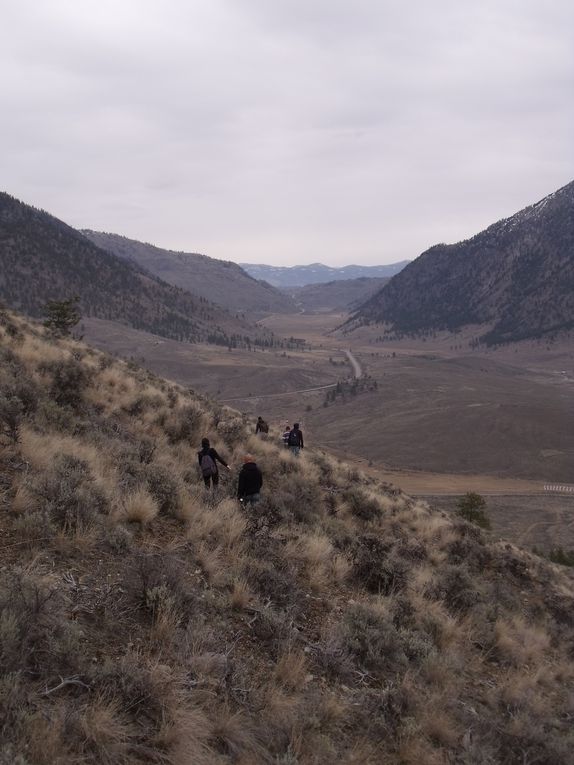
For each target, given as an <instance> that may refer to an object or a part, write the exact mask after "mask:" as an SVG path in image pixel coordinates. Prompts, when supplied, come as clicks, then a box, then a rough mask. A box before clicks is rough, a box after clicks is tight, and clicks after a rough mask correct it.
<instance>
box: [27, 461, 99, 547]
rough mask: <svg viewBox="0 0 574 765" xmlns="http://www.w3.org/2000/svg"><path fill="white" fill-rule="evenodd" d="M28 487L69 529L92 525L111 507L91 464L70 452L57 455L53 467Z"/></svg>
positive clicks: (61, 525) (60, 524)
mask: <svg viewBox="0 0 574 765" xmlns="http://www.w3.org/2000/svg"><path fill="white" fill-rule="evenodd" d="M28 488H29V491H30V492H31V493H32V494H33V495H34V497H35V498H36V501H37V503H38V505H39V506H40V507H41V508H42V512H44V513H46V514H47V515H48V517H49V518H50V520H51V522H52V523H53V524H54V525H56V526H57V527H59V528H60V529H62V530H63V531H65V532H74V531H79V530H85V529H87V528H89V527H90V526H92V525H93V524H95V523H97V522H98V521H99V520H100V518H99V516H101V515H102V514H103V513H106V512H107V511H108V509H109V502H108V498H107V496H106V495H105V494H104V492H103V491H102V490H101V489H100V488H99V486H98V485H97V484H96V482H95V481H94V478H93V476H92V473H91V471H90V467H89V465H88V463H87V462H85V461H84V460H81V459H78V458H77V457H71V456H69V455H66V454H62V455H60V456H59V457H57V458H56V459H55V460H54V464H53V466H52V468H51V469H49V470H46V471H45V472H43V473H40V474H38V475H36V476H34V477H33V478H31V479H30V481H29V484H28Z"/></svg>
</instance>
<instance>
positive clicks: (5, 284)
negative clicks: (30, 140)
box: [0, 192, 270, 345]
mask: <svg viewBox="0 0 574 765" xmlns="http://www.w3.org/2000/svg"><path fill="white" fill-rule="evenodd" d="M73 296H78V297H79V299H80V308H81V312H82V315H84V316H89V317H97V318H100V319H107V320H111V321H115V322H119V323H121V324H125V325H128V326H130V327H133V328H134V329H138V330H142V331H146V332H152V333H154V334H156V335H161V336H163V337H168V338H171V339H174V340H183V341H192V342H198V341H207V342H211V343H217V344H221V345H243V344H245V342H246V340H247V338H249V340H250V341H251V342H261V343H263V344H267V343H268V342H270V338H269V337H263V336H262V333H261V331H260V330H258V329H257V328H256V327H253V326H252V325H250V324H248V323H247V322H245V321H243V320H241V319H239V318H238V317H236V316H232V315H231V314H230V313H228V312H227V311H225V310H224V309H223V308H221V307H220V306H218V305H214V304H213V303H210V302H209V301H208V300H206V299H205V298H203V297H200V296H197V295H192V294H190V293H189V292H186V291H184V290H182V289H178V288H177V287H174V286H172V285H170V284H167V283H166V282H163V281H161V280H160V279H158V278H157V277H155V276H153V275H152V274H151V273H149V272H147V271H144V270H143V269H142V268H141V267H140V266H138V265H137V264H135V263H128V262H126V261H125V260H123V259H122V258H119V257H117V256H115V255H113V254H111V253H109V252H106V251H105V250H103V249H100V248H99V247H97V246H96V245H95V244H93V243H92V242H91V241H89V240H88V239H86V237H84V236H83V235H82V234H80V233H79V232H78V231H75V230H74V229H73V228H70V226H68V225H66V224H65V223H63V222H62V221H60V220H58V219H57V218H54V217H52V216H51V215H49V214H48V213H46V212H43V211H42V210H36V209H35V208H33V207H30V206H29V205H25V204H23V203H22V202H19V201H18V200H17V199H14V198H13V197H11V196H9V195H8V194H5V193H1V192H0V299H1V300H3V301H4V302H5V303H6V304H8V305H9V306H11V307H12V308H15V309H17V310H19V311H22V312H24V313H26V314H27V315H29V316H34V317H39V316H41V315H42V311H43V307H44V305H45V304H46V302H47V301H48V300H60V299H63V298H71V297H73Z"/></svg>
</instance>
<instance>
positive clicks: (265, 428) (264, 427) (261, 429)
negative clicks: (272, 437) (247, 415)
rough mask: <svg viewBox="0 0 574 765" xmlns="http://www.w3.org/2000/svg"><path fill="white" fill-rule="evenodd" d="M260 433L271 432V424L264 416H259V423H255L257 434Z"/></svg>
mask: <svg viewBox="0 0 574 765" xmlns="http://www.w3.org/2000/svg"><path fill="white" fill-rule="evenodd" d="M258 433H269V425H268V424H267V423H266V422H265V420H264V419H263V417H258V418H257V424H256V425H255V435H257V434H258Z"/></svg>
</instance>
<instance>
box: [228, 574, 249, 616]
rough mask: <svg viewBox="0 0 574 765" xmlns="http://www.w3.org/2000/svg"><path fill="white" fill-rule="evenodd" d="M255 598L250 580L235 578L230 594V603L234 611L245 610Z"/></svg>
mask: <svg viewBox="0 0 574 765" xmlns="http://www.w3.org/2000/svg"><path fill="white" fill-rule="evenodd" d="M252 599H253V593H252V592H251V589H250V587H249V584H248V582H247V581H246V580H245V579H243V578H240V579H235V580H234V582H233V590H232V591H231V595H230V596H229V605H230V606H231V608H232V609H233V610H234V611H244V610H245V609H246V608H247V607H248V606H249V604H250V603H251V601H252Z"/></svg>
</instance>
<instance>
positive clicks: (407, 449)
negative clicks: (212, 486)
mask: <svg viewBox="0 0 574 765" xmlns="http://www.w3.org/2000/svg"><path fill="white" fill-rule="evenodd" d="M345 319H346V316H345V315H344V314H325V313H322V314H316V315H314V314H305V313H301V314H293V315H272V316H269V317H267V318H266V319H264V320H262V321H261V323H262V324H264V325H265V326H266V327H267V328H268V329H270V330H272V331H273V332H274V333H275V334H276V336H278V337H284V338H293V337H295V338H303V339H304V340H305V341H306V346H305V350H298V351H292V350H288V351H283V350H280V349H279V350H277V349H275V350H265V351H263V350H257V351H248V350H238V349H234V350H233V351H231V352H230V351H228V350H227V349H226V348H221V347H217V346H207V345H189V344H183V343H177V342H175V341H169V340H164V339H161V338H157V337H155V336H153V335H147V334H145V333H140V332H136V331H134V330H131V329H129V328H126V327H120V326H119V325H117V324H111V323H109V322H104V321H101V320H89V321H88V322H87V323H86V337H87V339H89V341H90V342H92V343H94V344H96V345H98V346H99V347H102V348H104V349H105V350H108V351H111V352H113V353H117V354H119V355H121V356H124V357H130V356H131V357H133V358H134V359H135V360H136V361H137V362H138V363H143V364H144V365H145V366H147V367H148V368H150V369H151V370H152V371H154V372H156V373H158V374H161V375H162V376H165V377H168V378H170V379H172V380H175V381H176V382H179V383H180V384H183V385H185V386H188V387H191V388H193V389H195V390H196V391H198V392H201V393H205V394H208V395H210V396H211V397H213V398H216V399H218V400H219V401H221V402H222V403H227V404H228V405H229V406H231V407H233V408H235V409H238V410H240V411H242V412H243V413H245V414H247V415H249V416H253V415H262V416H263V417H264V418H265V419H266V420H267V421H268V422H269V423H270V425H271V433H272V434H273V433H274V434H275V435H276V436H277V438H279V437H280V434H281V432H282V430H283V426H284V423H285V422H286V421H289V423H292V422H294V421H299V422H300V423H301V426H302V429H303V430H304V432H305V436H306V438H307V440H308V442H309V443H312V444H314V445H320V446H321V447H323V448H325V449H326V450H328V451H330V452H332V453H334V454H337V455H338V456H341V457H343V458H344V459H346V460H350V461H354V462H355V463H356V464H358V465H360V466H361V468H362V469H367V470H369V471H371V472H372V473H373V474H376V475H378V476H380V477H383V478H384V479H385V480H387V481H391V482H392V483H394V484H395V485H397V486H400V487H401V488H402V489H403V490H405V491H407V492H408V493H410V494H413V495H420V496H432V497H439V496H442V495H460V494H463V493H465V492H466V491H471V490H472V491H477V492H479V493H481V494H484V495H491V496H494V495H497V496H499V497H505V498H506V497H507V496H508V495H515V496H516V497H524V496H528V497H530V498H533V499H532V502H530V503H524V502H523V504H525V505H526V504H528V506H529V508H530V507H531V508H533V509H532V513H534V515H536V513H542V515H543V516H544V517H546V516H545V515H544V513H545V510H544V507H545V505H544V503H545V502H546V500H547V499H549V501H550V502H551V503H555V504H556V503H557V504H558V505H560V506H561V507H563V508H564V512H565V513H568V512H569V508H570V506H571V505H570V504H569V503H570V501H571V498H569V497H567V496H564V497H561V496H558V497H551V498H549V497H548V496H547V494H545V490H544V486H545V484H548V483H569V482H570V483H574V473H573V471H572V465H573V464H574V414H573V413H574V347H573V346H572V345H571V344H568V343H564V344H562V345H559V344H555V345H553V346H548V347H547V346H546V345H545V344H543V343H530V344H528V343H522V344H520V345H517V346H509V347H506V348H502V349H499V350H496V351H486V352H484V351H483V352H473V351H471V350H470V349H469V347H468V342H469V340H470V339H471V338H472V333H471V332H469V334H468V336H466V335H464V336H463V335H462V333H461V335H460V336H456V337H455V338H454V339H453V337H452V336H446V335H445V336H441V337H437V338H434V339H433V340H432V341H431V340H428V341H426V342H425V341H423V340H417V341H413V340H411V341H408V342H407V341H401V342H393V343H389V342H385V343H381V342H380V333H379V330H378V329H373V328H368V327H367V328H362V329H361V330H359V331H358V332H354V333H352V334H347V335H346V334H344V333H343V332H342V331H341V330H340V329H338V327H340V325H342V324H343V323H344V321H345ZM361 374H363V375H364V376H363V377H362V378H361V377H360V375H361ZM357 376H359V379H356V378H357ZM536 497H539V498H540V500H536V501H535V499H534V498H536ZM517 501H521V500H519V499H517ZM505 502H506V499H505ZM540 502H542V505H541V504H540ZM537 503H538V504H537ZM543 506H544V507H543ZM537 508H538V509H537ZM553 513H554V510H552V511H551V512H550V515H549V516H548V521H547V522H546V521H540V523H541V525H540V526H533V522H530V510H529V511H528V512H526V511H525V517H524V523H518V524H517V523H515V522H514V521H512V520H511V521H509V522H508V523H501V524H499V526H500V530H501V533H503V534H504V535H508V537H507V538H511V539H513V540H515V541H521V542H523V543H524V544H526V545H530V546H531V545H534V544H541V545H542V546H544V545H546V544H550V543H551V540H553V539H554V537H555V533H554V531H541V529H547V527H548V528H550V527H552V528H554V529H555V528H556V527H557V526H556V523H555V515H553ZM526 516H528V518H527V517H526ZM559 525H560V524H559ZM566 526H567V524H566ZM497 528H498V527H497ZM527 528H532V529H533V530H532V531H531V532H529V533H528V534H526V536H525V537H524V538H523V537H522V536H521V534H523V532H525V529H527ZM517 529H518V531H517ZM568 540H569V541H568V544H572V545H574V539H570V537H568Z"/></svg>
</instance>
